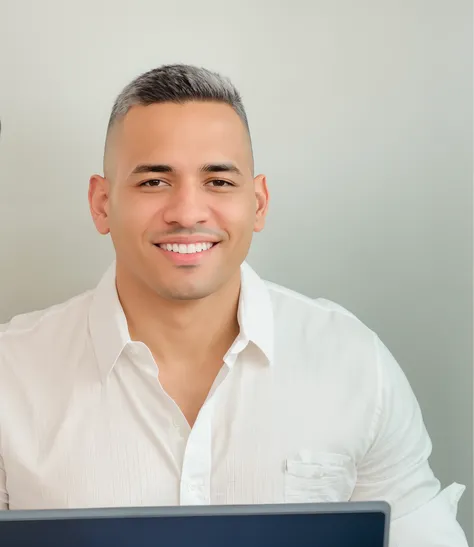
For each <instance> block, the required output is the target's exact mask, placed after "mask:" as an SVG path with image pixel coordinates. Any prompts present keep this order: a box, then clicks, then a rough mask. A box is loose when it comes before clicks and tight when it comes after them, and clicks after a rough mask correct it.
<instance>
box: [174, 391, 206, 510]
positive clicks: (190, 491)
mask: <svg viewBox="0 0 474 547" xmlns="http://www.w3.org/2000/svg"><path fill="white" fill-rule="evenodd" d="M212 413H213V404H212V402H210V401H208V402H207V403H206V404H205V405H204V406H203V408H202V409H201V412H200V413H199V416H198V419H197V420H196V423H195V424H194V427H193V429H192V430H191V433H190V435H189V438H188V442H187V445H186V449H185V453H184V459H183V467H182V474H181V485H180V504H181V505H208V504H210V482H211V459H212V454H211V440H212V439H211V432H212Z"/></svg>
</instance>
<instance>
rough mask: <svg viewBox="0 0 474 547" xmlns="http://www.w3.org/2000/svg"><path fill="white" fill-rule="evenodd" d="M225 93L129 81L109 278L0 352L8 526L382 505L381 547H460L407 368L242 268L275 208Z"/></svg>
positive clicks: (108, 160)
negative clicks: (385, 514) (59, 515)
mask: <svg viewBox="0 0 474 547" xmlns="http://www.w3.org/2000/svg"><path fill="white" fill-rule="evenodd" d="M253 169H254V167H253V156H252V147H251V139H250V134H249V128H248V123H247V118H246V114H245V111H244V108H243V106H242V102H241V99H240V97H239V94H238V92H237V91H236V89H235V88H234V87H233V85H232V84H231V83H230V82H229V81H228V80H227V79H225V78H223V77H221V76H219V75H218V74H214V73H211V72H209V71H207V70H204V69H198V68H195V67H191V66H182V65H177V66H165V67H161V68H158V69H155V70H152V71H150V72H148V73H146V74H144V75H141V76H140V77H138V78H137V79H136V80H135V81H134V82H132V83H131V84H130V85H128V86H127V87H126V88H125V89H124V90H123V92H122V93H121V94H120V96H119V97H118V99H117V101H116V103H115V105H114V107H113V110H112V114H111V118H110V123H109V127H108V132H107V138H106V146H105V154H104V176H99V175H94V176H93V177H92V178H91V180H90V189H89V203H90V209H91V213H92V217H93V220H94V223H95V226H96V227H97V230H98V231H99V232H100V233H101V234H110V235H111V238H112V241H113V244H114V247H115V251H116V261H115V263H114V264H113V265H112V266H111V268H110V270H109V271H108V272H107V273H106V274H105V276H104V277H103V279H102V280H101V282H100V283H99V285H98V287H97V288H96V289H95V290H93V291H90V292H87V293H85V294H83V295H80V296H78V297H76V298H73V299H72V300H70V301H69V302H66V303H64V304H61V305H58V306H54V307H52V308H50V309H48V310H45V311H41V312H35V313H34V314H27V315H24V316H20V317H16V318H14V319H13V320H12V321H11V322H10V323H9V324H8V325H6V326H5V327H4V331H3V333H2V334H0V438H1V445H0V446H1V454H0V456H1V457H0V503H1V504H2V507H3V508H4V509H20V508H21V509H30V508H35V509H42V508H64V507H86V506H89V507H98V506H136V505H175V504H182V505H189V504H191V505H192V504H260V503H282V502H327V501H329V502H335V501H348V500H354V501H355V500H381V499H382V500H386V501H388V502H389V503H390V504H391V506H392V512H393V530H392V542H393V545H400V546H415V545H416V547H423V546H426V547H428V546H433V545H443V546H450V547H451V546H452V547H460V546H465V545H466V542H465V538H464V535H463V532H462V530H461V528H460V527H459V525H458V524H457V522H456V517H455V514H456V505H457V501H458V499H459V497H460V495H461V493H462V491H463V488H462V487H461V486H459V485H456V484H454V485H452V486H451V487H449V488H448V489H446V490H444V491H440V484H439V482H438V481H437V479H436V478H435V477H434V476H433V473H432V471H431V469H430V467H429V464H428V461H427V460H428V457H429V455H430V452H431V444H430V440H429V437H428V435H427V432H426V430H425V427H424V424H423V420H422V416H421V413H420V409H419V406H418V404H417V401H416V399H415V396H414V395H413V393H412V391H411V389H410V386H409V384H408V382H407V380H406V378H405V376H404V375H403V373H402V371H401V369H400V368H399V366H398V365H397V363H396V362H395V361H394V359H393V358H392V356H391V355H390V353H389V351H388V350H387V349H386V348H385V347H384V345H383V344H382V343H381V341H380V340H379V339H378V338H377V336H376V335H375V334H374V333H373V332H371V331H370V330H369V329H368V328H366V327H365V326H364V325H362V324H361V323H360V321H358V320H357V319H356V318H355V317H354V316H353V315H351V314H350V313H348V312H347V311H345V310H344V309H342V308H340V307H338V306H337V305H335V304H332V303H330V302H327V301H324V300H316V301H312V300H310V299H309V298H306V297H304V296H301V295H299V294H296V293H294V292H292V291H290V290H287V289H285V288H283V287H279V286H276V285H274V284H271V283H268V282H265V281H263V280H261V279H260V278H259V277H258V275H257V274H256V273H255V272H254V271H253V270H252V269H251V268H250V267H249V266H248V265H247V264H246V263H245V258H246V256H247V253H248V250H249V246H250V243H251V239H252V235H253V232H258V231H260V230H262V229H263V227H264V223H265V216H266V213H267V208H268V200H269V196H268V189H267V183H266V179H265V177H264V176H263V175H258V176H255V175H254V172H253Z"/></svg>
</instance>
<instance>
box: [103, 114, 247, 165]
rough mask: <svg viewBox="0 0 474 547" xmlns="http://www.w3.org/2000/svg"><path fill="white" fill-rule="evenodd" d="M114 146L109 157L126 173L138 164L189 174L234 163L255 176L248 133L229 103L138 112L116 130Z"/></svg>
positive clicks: (112, 142)
mask: <svg viewBox="0 0 474 547" xmlns="http://www.w3.org/2000/svg"><path fill="white" fill-rule="evenodd" d="M186 107H188V108H186ZM110 145H111V148H115V154H110V156H115V161H116V162H119V163H120V164H121V166H120V167H121V168H120V171H121V172H122V174H123V169H125V170H128V171H129V172H130V169H134V168H135V167H136V165H139V164H154V163H159V164H170V165H173V166H174V167H175V168H176V170H179V169H183V170H184V169H189V168H200V167H201V166H202V165H203V164H209V163H215V162H218V163H219V162H220V163H234V164H236V165H237V166H238V168H239V169H241V170H242V171H246V170H247V169H250V172H252V165H251V164H252V153H251V146H250V138H249V136H248V133H247V130H246V128H245V127H244V125H243V123H242V121H241V120H240V118H239V117H238V115H237V114H236V113H235V112H234V111H233V109H232V108H231V107H230V106H228V105H225V104H219V103H189V104H187V103H186V104H184V105H176V104H173V103H164V104H156V105H150V106H149V107H143V106H137V107H133V108H132V109H131V110H130V111H129V112H128V113H127V114H126V116H125V117H124V118H123V120H121V122H120V123H119V125H118V126H117V127H116V128H115V135H114V136H112V135H111V138H110ZM183 152H186V157H184V156H183ZM124 164H126V165H124ZM249 164H250V166H249Z"/></svg>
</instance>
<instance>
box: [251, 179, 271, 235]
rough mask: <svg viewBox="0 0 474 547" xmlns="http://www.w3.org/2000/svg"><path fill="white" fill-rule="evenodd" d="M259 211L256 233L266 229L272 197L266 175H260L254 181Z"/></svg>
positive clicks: (255, 225)
mask: <svg viewBox="0 0 474 547" xmlns="http://www.w3.org/2000/svg"><path fill="white" fill-rule="evenodd" d="M254 186H255V197H256V204H257V210H256V212H255V224H254V228H253V229H254V232H261V231H262V230H263V228H264V227H265V219H266V216H267V211H268V203H269V201H270V195H269V193H268V188H267V179H266V177H265V175H258V176H256V177H255V179H254Z"/></svg>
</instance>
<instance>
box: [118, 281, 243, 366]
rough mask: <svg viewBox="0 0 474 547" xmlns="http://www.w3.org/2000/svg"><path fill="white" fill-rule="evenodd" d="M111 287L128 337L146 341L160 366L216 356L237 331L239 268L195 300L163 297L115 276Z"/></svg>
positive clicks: (196, 362) (198, 361)
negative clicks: (220, 286) (205, 294)
mask: <svg viewBox="0 0 474 547" xmlns="http://www.w3.org/2000/svg"><path fill="white" fill-rule="evenodd" d="M117 291H118V294H119V298H120V301H121V304H122V307H123V310H124V313H125V316H126V318H127V323H128V328H129V332H130V337H131V339H132V340H137V341H141V342H143V343H144V344H146V345H147V346H148V347H149V349H150V351H151V352H152V354H153V356H154V357H155V359H156V360H157V362H158V363H159V367H160V368H163V367H165V368H170V367H174V366H178V367H182V366H186V364H194V365H195V366H198V367H201V366H205V363H206V361H207V360H211V361H212V360H216V359H217V360H219V359H222V358H223V357H224V355H225V353H226V352H227V350H228V349H229V347H230V346H231V344H232V342H233V341H234V339H235V338H236V336H237V334H238V332H239V326H238V321H237V309H238V301H239V294H240V272H239V274H238V275H237V276H236V277H235V279H232V280H231V281H230V282H229V283H227V284H226V285H225V286H224V287H222V288H221V289H220V290H219V291H217V292H216V293H214V294H212V295H210V296H208V297H206V298H202V299H199V300H187V301H183V300H181V301H180V300H169V299H165V298H162V297H160V296H159V295H157V294H156V293H155V292H153V291H151V290H150V288H148V287H145V286H144V285H142V284H139V283H133V282H130V281H129V280H128V279H122V278H121V277H120V276H119V275H118V276H117Z"/></svg>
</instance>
